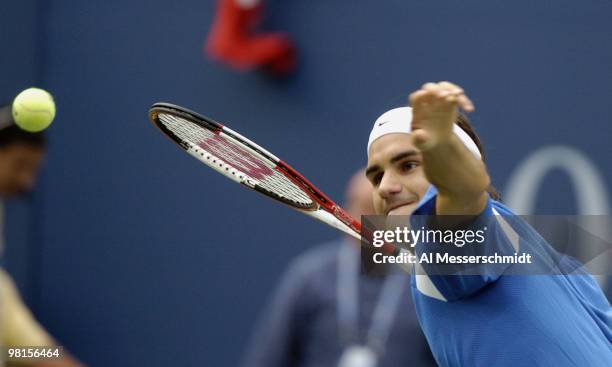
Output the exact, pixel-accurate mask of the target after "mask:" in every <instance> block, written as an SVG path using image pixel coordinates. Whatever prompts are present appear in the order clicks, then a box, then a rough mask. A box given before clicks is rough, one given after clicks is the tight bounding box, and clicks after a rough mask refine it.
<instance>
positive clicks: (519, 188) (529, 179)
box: [504, 145, 612, 285]
mask: <svg viewBox="0 0 612 367" xmlns="http://www.w3.org/2000/svg"><path fill="white" fill-rule="evenodd" d="M553 169H560V170H562V171H564V172H565V173H566V174H567V175H568V176H569V179H570V181H571V183H572V186H573V188H574V192H573V194H574V197H575V198H576V205H577V211H578V213H577V214H578V215H609V214H610V201H609V196H608V191H607V189H606V186H605V183H604V180H603V178H602V176H601V175H600V173H599V170H598V169H597V167H596V166H595V165H594V164H593V163H592V162H591V160H590V159H589V158H588V157H587V156H586V155H585V154H584V153H582V152H581V151H579V150H577V149H575V148H573V147H570V146H563V145H558V146H549V147H544V148H542V149H539V150H537V151H535V152H534V153H532V154H530V155H529V156H528V157H527V158H526V159H525V160H524V161H523V162H521V163H520V164H519V165H518V167H516V169H515V170H514V171H513V172H512V174H511V175H510V179H509V180H508V184H507V185H506V190H505V191H504V202H505V203H506V204H507V205H508V206H509V207H510V208H512V210H514V211H515V212H516V213H518V214H522V215H531V214H534V209H535V205H536V197H537V195H538V193H539V192H540V190H542V189H543V188H542V180H543V179H544V177H546V175H547V174H548V173H549V172H550V171H552V170H553ZM595 222H598V221H595ZM583 224H584V225H583V227H584V228H585V229H587V230H588V231H589V232H590V233H593V234H595V235H597V236H599V237H600V238H604V239H608V238H612V236H610V234H611V231H610V228H608V226H605V225H597V223H593V221H586V220H585V221H584V222H583ZM594 225H596V226H595V227H594ZM584 248H585V250H588V246H585V247H584ZM587 258H591V257H587ZM611 264H612V250H609V251H607V252H605V253H603V254H599V256H596V257H595V258H594V259H593V260H592V261H590V262H589V263H588V267H589V269H591V270H592V271H593V272H594V273H595V274H606V269H609V266H610V265H611ZM597 278H598V281H599V282H600V283H601V284H602V285H604V284H603V282H604V277H597Z"/></svg>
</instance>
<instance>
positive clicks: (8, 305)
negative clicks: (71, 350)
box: [0, 106, 83, 367]
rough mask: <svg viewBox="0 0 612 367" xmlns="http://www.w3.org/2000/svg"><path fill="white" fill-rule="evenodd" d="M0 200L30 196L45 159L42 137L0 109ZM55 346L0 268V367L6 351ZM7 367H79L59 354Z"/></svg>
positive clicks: (0, 221)
mask: <svg viewBox="0 0 612 367" xmlns="http://www.w3.org/2000/svg"><path fill="white" fill-rule="evenodd" d="M0 126H5V127H4V128H2V129H0V198H1V199H2V200H5V199H9V198H18V197H20V196H22V195H23V194H26V193H28V192H30V191H31V190H32V189H33V188H34V185H35V183H36V177H37V173H38V171H39V168H40V166H41V164H42V161H43V158H44V156H45V136H44V135H43V134H42V133H29V132H26V131H24V130H21V129H20V128H19V127H17V125H15V124H14V123H12V117H11V113H10V106H6V107H4V108H0ZM3 209H4V208H3V205H2V202H1V201H0V258H1V256H2V249H3V247H4V231H3V229H4V228H3V227H4V210H3ZM58 345H59V343H58V342H57V341H55V340H54V339H53V338H52V337H51V336H50V335H49V333H47V332H46V331H45V329H44V328H43V327H42V326H41V325H40V324H39V323H38V322H37V321H36V319H35V318H34V315H32V313H31V312H30V310H29V309H28V307H27V306H26V305H25V303H24V302H23V300H22V298H21V297H20V295H19V291H18V289H17V287H16V285H15V282H14V281H13V279H12V278H11V276H10V275H9V274H8V273H7V272H6V271H5V270H4V268H2V267H1V266H0V353H1V354H0V366H2V363H3V361H4V359H6V358H7V356H8V355H7V350H6V348H9V347H42V346H49V347H55V346H58ZM6 363H7V366H33V367H34V366H35V367H80V366H83V365H82V364H81V363H79V362H77V361H76V360H75V359H74V358H73V357H71V356H69V355H68V354H67V352H66V351H63V358H59V359H44V360H43V359H41V360H37V361H25V360H24V361H18V360H17V359H9V360H8V361H7V362H6Z"/></svg>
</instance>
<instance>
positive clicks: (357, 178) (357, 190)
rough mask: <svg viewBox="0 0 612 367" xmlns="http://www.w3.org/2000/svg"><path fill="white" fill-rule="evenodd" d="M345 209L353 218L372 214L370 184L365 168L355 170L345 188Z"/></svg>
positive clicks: (358, 218)
mask: <svg viewBox="0 0 612 367" xmlns="http://www.w3.org/2000/svg"><path fill="white" fill-rule="evenodd" d="M345 200H346V210H347V211H348V212H349V214H351V215H352V216H353V217H354V218H355V219H357V220H360V217H361V216H362V215H374V214H375V212H374V204H373V201H372V184H371V183H370V181H368V179H367V178H366V176H365V168H363V169H360V170H359V171H357V172H355V174H353V176H352V177H351V179H350V181H349V183H348V186H347V188H346V198H345Z"/></svg>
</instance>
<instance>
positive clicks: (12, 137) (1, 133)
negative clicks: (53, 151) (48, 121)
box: [0, 105, 46, 148]
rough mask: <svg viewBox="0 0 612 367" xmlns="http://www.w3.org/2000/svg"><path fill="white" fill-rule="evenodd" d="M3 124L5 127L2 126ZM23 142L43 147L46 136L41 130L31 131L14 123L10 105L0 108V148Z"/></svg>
mask: <svg viewBox="0 0 612 367" xmlns="http://www.w3.org/2000/svg"><path fill="white" fill-rule="evenodd" d="M4 126H5V127H4ZM14 143H23V144H29V145H33V146H35V147H38V148H44V147H45V145H46V137H45V134H44V133H43V132H38V133H31V132H28V131H25V130H23V129H21V128H20V127H19V126H17V125H15V121H13V116H12V115H11V106H10V105H7V106H4V107H1V108H0V148H4V147H6V146H8V145H10V144H14Z"/></svg>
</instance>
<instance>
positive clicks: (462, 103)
mask: <svg viewBox="0 0 612 367" xmlns="http://www.w3.org/2000/svg"><path fill="white" fill-rule="evenodd" d="M457 103H458V104H459V107H461V109H463V110H464V111H465V112H472V111H474V103H473V102H472V101H471V100H470V99H469V98H468V97H467V96H466V95H465V94H462V95H460V96H459V97H458V98H457Z"/></svg>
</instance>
